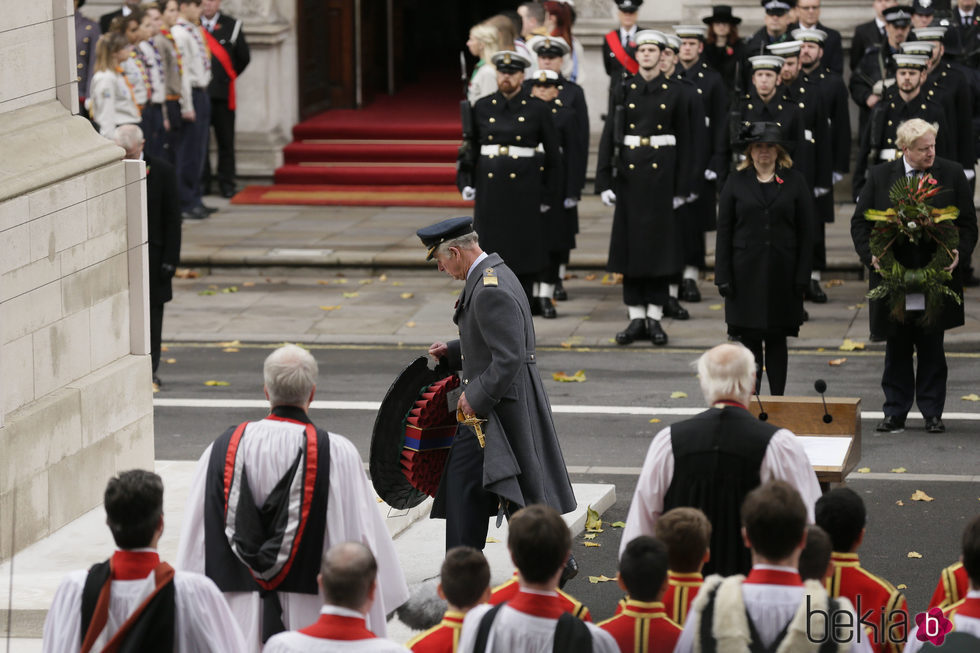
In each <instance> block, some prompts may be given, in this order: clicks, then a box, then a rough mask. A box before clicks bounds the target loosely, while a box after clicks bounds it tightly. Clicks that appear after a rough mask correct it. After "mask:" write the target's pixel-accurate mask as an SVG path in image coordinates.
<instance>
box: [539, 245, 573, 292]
mask: <svg viewBox="0 0 980 653" xmlns="http://www.w3.org/2000/svg"><path fill="white" fill-rule="evenodd" d="M562 263H566V264H567V263H568V250H567V249H565V250H561V251H558V252H548V267H546V268H545V269H544V272H542V273H541V281H542V283H550V284H552V285H554V284H556V283H558V281H559V279H558V273H559V271H560V270H561V265H562Z"/></svg>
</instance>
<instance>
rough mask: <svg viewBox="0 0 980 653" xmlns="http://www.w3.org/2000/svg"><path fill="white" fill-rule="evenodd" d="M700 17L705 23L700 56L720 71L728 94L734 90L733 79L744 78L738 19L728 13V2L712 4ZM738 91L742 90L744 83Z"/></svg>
mask: <svg viewBox="0 0 980 653" xmlns="http://www.w3.org/2000/svg"><path fill="white" fill-rule="evenodd" d="M701 20H702V22H704V24H705V25H707V26H708V37H707V39H705V44H704V60H705V61H706V62H707V63H708V65H709V66H711V67H712V68H714V69H715V70H717V71H718V72H719V73H721V78H722V80H724V82H725V86H726V88H728V92H729V94H731V93H732V92H733V91H734V90H735V79H736V78H738V77H741V78H742V79H744V78H745V71H744V70H739V68H740V67H741V66H744V65H745V64H744V61H745V39H742V38H740V37H739V35H738V24H739V23H741V22H742V19H741V18H739V17H738V16H733V15H732V8H731V7H730V6H728V5H715V7H714V8H713V11H712V14H711V15H710V16H706V17H705V18H702V19H701ZM740 64H741V66H740ZM742 92H743V93H744V92H745V86H744V85H743V86H742Z"/></svg>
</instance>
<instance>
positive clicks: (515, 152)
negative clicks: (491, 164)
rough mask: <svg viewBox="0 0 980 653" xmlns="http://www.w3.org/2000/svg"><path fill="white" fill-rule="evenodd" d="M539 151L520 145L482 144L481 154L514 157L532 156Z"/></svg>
mask: <svg viewBox="0 0 980 653" xmlns="http://www.w3.org/2000/svg"><path fill="white" fill-rule="evenodd" d="M535 152H537V150H535V149H534V148H533V147H521V146H520V145H481V146H480V154H482V155H483V156H512V157H514V158H518V157H522V158H530V157H532V156H534V153H535Z"/></svg>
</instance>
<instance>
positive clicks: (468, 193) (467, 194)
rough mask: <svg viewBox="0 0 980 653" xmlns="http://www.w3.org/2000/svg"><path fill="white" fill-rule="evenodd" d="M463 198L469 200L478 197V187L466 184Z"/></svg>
mask: <svg viewBox="0 0 980 653" xmlns="http://www.w3.org/2000/svg"><path fill="white" fill-rule="evenodd" d="M463 199H464V200H466V201H467V202H469V201H470V200H473V199H476V189H475V188H473V187H472V186H466V187H465V188H463Z"/></svg>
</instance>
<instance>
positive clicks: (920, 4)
mask: <svg viewBox="0 0 980 653" xmlns="http://www.w3.org/2000/svg"><path fill="white" fill-rule="evenodd" d="M912 13H913V14H919V15H920V16H932V15H933V14H934V13H936V5H935V4H933V2H932V0H912Z"/></svg>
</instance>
